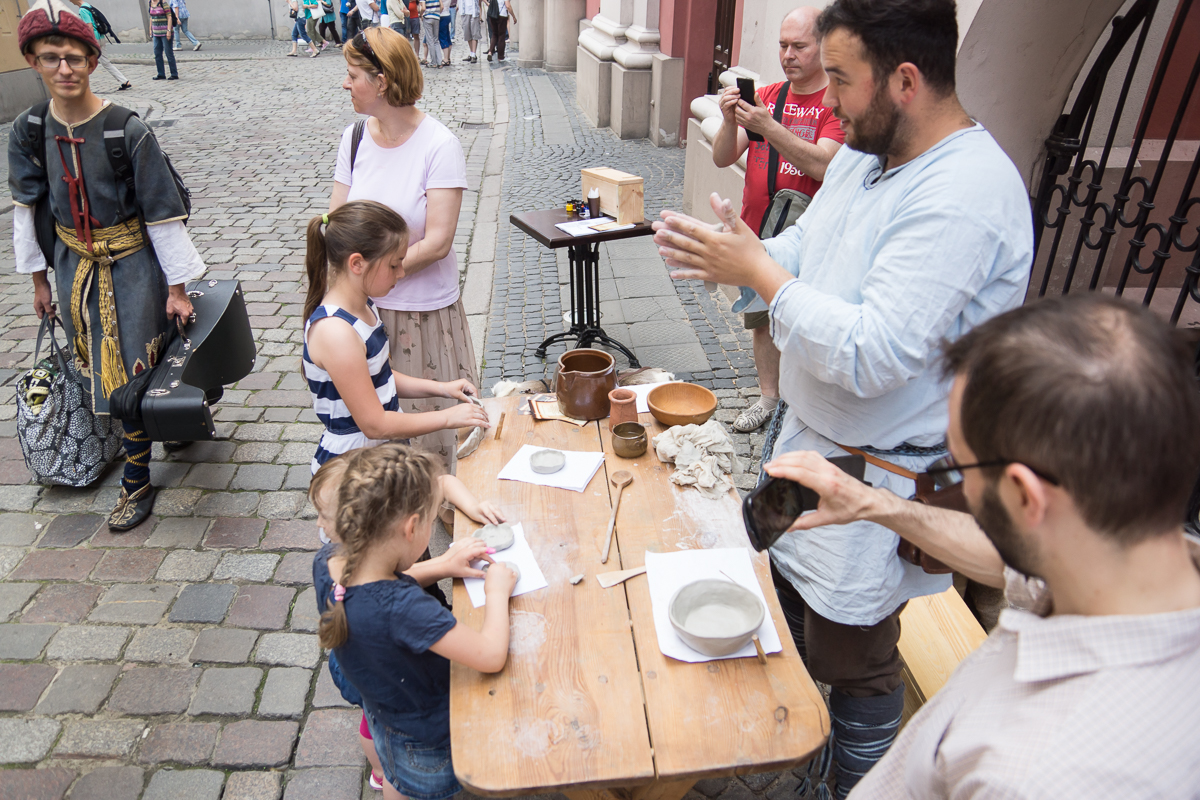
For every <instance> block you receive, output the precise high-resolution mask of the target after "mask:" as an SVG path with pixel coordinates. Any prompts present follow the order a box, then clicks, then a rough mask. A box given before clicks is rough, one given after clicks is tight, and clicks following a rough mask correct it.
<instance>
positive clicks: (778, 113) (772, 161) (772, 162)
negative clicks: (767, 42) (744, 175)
mask: <svg viewBox="0 0 1200 800" xmlns="http://www.w3.org/2000/svg"><path fill="white" fill-rule="evenodd" d="M788 86H789V84H788V82H787V81H784V82H783V83H782V84H781V85H780V86H779V96H778V97H776V98H775V113H774V114H772V115H771V116H773V117H775V121H776V122H778V123H779V124H780V125H782V124H783V105H784V103H786V102H787V93H788ZM767 147H769V148H770V151H769V152H768V154H767V200H768V201H770V199H771V198H772V197H774V196H775V176H776V175H777V174H778V173H779V151H778V150H776V149H775V148H774V147H773V146H772V145H771V143H770V142H767Z"/></svg>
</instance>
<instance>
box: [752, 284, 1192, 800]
mask: <svg viewBox="0 0 1200 800" xmlns="http://www.w3.org/2000/svg"><path fill="white" fill-rule="evenodd" d="M944 370H945V375H946V377H947V378H950V379H952V381H953V383H952V386H951V389H950V403H949V406H950V423H949V427H948V429H947V432H946V441H947V443H948V445H949V447H950V452H951V455H952V456H953V459H954V461H955V462H957V466H956V469H957V471H958V473H959V475H960V476H961V478H962V490H963V493H964V495H965V497H966V500H967V504H968V506H969V508H970V510H971V515H967V514H963V513H960V512H956V511H949V510H945V509H941V508H934V507H930V506H927V505H923V504H920V503H916V502H912V501H908V500H904V499H901V498H899V497H897V496H896V495H894V494H892V493H890V492H888V491H886V490H883V489H878V488H872V487H869V486H865V485H864V484H862V483H860V482H858V481H856V480H854V479H853V478H850V477H849V476H847V475H846V474H845V473H843V472H841V471H840V470H838V469H837V468H836V467H834V466H833V465H832V464H830V463H829V462H827V461H825V459H823V458H821V457H820V456H819V455H817V454H816V453H812V452H792V453H787V454H785V455H783V456H781V457H779V458H778V459H776V460H775V461H774V462H772V463H771V464H768V465H767V467H766V470H767V472H768V473H769V474H771V475H773V476H776V477H780V478H786V479H789V480H794V481H797V482H799V483H802V484H804V485H806V486H808V487H809V488H811V489H813V490H815V491H816V492H817V493H819V494H820V495H821V501H820V504H819V507H818V508H817V510H816V511H814V512H812V513H810V514H806V515H805V516H802V517H800V518H799V519H797V520H796V521H795V523H794V525H793V526H792V529H793V530H794V531H796V535H801V536H803V535H806V534H805V533H804V531H808V530H811V529H812V528H815V527H817V526H823V525H844V524H847V523H850V522H853V521H855V520H871V521H873V522H876V523H878V524H880V525H883V526H886V527H888V528H891V529H892V530H894V531H895V532H896V533H898V534H899V535H900V536H902V537H904V538H906V539H908V540H910V541H912V542H913V543H915V544H917V545H918V546H919V547H921V548H922V549H923V550H925V551H927V552H929V553H930V554H932V555H934V556H935V557H937V558H939V559H941V560H943V561H945V563H947V564H949V565H951V566H953V567H954V568H955V569H956V570H958V571H961V572H963V573H966V574H968V575H971V576H973V577H975V578H976V579H977V580H980V581H985V582H987V583H990V584H992V585H995V586H1004V587H1005V588H1006V590H1007V593H1008V598H1009V600H1010V602H1011V603H1012V604H1013V606H1014V608H1012V609H1008V610H1005V611H1004V612H1002V614H1001V616H1000V622H999V625H998V626H997V627H996V629H995V630H994V631H993V632H992V635H991V636H990V637H989V638H988V640H987V641H986V642H984V643H983V644H982V645H981V646H980V647H979V649H978V650H976V651H975V652H974V653H973V654H971V655H970V656H968V657H967V658H966V659H965V660H964V661H963V662H962V663H961V664H960V665H959V667H958V669H957V670H956V671H955V673H954V675H953V676H951V678H950V680H949V681H948V682H947V683H946V685H945V686H944V687H943V688H942V689H941V691H939V692H938V693H937V694H936V695H935V696H934V697H933V698H932V699H931V700H930V701H929V702H928V703H926V704H925V706H924V707H923V708H922V709H921V710H920V712H918V714H917V715H916V716H914V717H913V719H912V720H911V721H910V722H909V723H908V726H907V727H906V728H905V729H904V731H903V732H902V733H901V734H900V736H899V738H898V739H897V741H896V743H895V744H894V745H893V746H892V748H891V750H890V751H889V752H888V754H887V755H886V756H885V757H884V758H883V760H882V761H881V762H880V763H879V764H877V765H876V766H875V768H874V769H872V770H871V771H870V772H869V773H868V774H867V776H866V777H865V778H864V779H863V780H862V781H861V782H860V783H859V784H858V786H857V788H856V789H855V790H854V792H853V793H852V794H851V795H850V796H851V798H853V799H854V800H858V798H875V797H888V798H893V797H921V798H941V797H1055V798H1066V797H1079V798H1088V799H1089V800H1097V799H1102V798H1126V797H1195V796H1196V791H1197V787H1200V756H1197V753H1200V726H1197V725H1196V719H1198V718H1200V692H1197V691H1195V689H1194V684H1195V681H1196V675H1197V674H1200V542H1198V541H1197V540H1196V539H1194V538H1192V537H1189V536H1186V535H1185V533H1184V530H1183V524H1182V521H1183V519H1184V517H1185V515H1186V513H1187V506H1188V500H1189V496H1190V494H1191V492H1192V488H1193V485H1194V483H1195V480H1196V475H1197V474H1198V473H1200V394H1198V393H1197V389H1196V382H1195V364H1194V361H1193V354H1192V353H1191V352H1190V348H1189V347H1187V346H1185V345H1184V344H1183V342H1182V340H1181V339H1179V338H1176V336H1175V335H1174V333H1173V332H1172V331H1171V330H1170V329H1169V328H1168V327H1167V326H1166V325H1165V324H1164V323H1163V322H1162V321H1160V320H1159V319H1158V318H1156V317H1155V316H1154V315H1153V314H1152V313H1151V312H1150V311H1148V310H1147V309H1145V308H1143V307H1141V306H1138V305H1136V304H1135V303H1132V302H1129V301H1125V300H1121V299H1115V298H1106V297H1101V296H1091V297H1076V296H1072V297H1069V298H1055V299H1051V300H1042V301H1039V302H1037V303H1034V304H1032V305H1029V306H1025V307H1023V308H1020V309H1018V310H1015V311H1011V312H1009V313H1007V314H1004V315H1002V316H1000V317H996V318H995V319H992V320H990V321H988V322H985V323H983V324H982V325H980V326H979V327H977V328H975V329H974V330H973V331H971V332H970V333H968V334H967V335H965V336H964V337H962V338H961V339H959V340H958V341H956V342H954V343H953V344H950V345H948V346H947V348H946V352H945V361H944Z"/></svg>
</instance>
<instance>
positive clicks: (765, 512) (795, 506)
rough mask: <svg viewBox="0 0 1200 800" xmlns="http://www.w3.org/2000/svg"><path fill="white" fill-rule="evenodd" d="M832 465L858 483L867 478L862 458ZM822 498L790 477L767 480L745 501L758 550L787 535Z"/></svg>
mask: <svg viewBox="0 0 1200 800" xmlns="http://www.w3.org/2000/svg"><path fill="white" fill-rule="evenodd" d="M829 463H831V464H833V465H834V466H836V467H838V468H840V469H841V470H842V471H843V472H845V473H846V474H848V475H850V476H851V477H853V478H856V479H858V480H860V481H861V480H862V479H863V472H864V471H865V470H866V466H867V462H866V460H865V459H864V458H863V457H862V456H838V457H836V458H831V459H829ZM820 501H821V496H820V495H818V494H817V493H816V492H814V491H813V490H812V489H809V488H808V487H807V486H801V485H800V484H798V483H796V482H795V481H789V480H787V479H786V478H767V479H766V480H765V481H763V482H762V483H760V484H759V485H758V486H756V487H755V488H754V491H752V492H750V494H748V495H746V497H745V498H744V499H743V500H742V518H743V519H744V520H745V523H746V534H747V535H748V536H749V537H750V544H752V545H754V549H755V550H757V551H759V552H762V551H763V550H766V549H767V548H768V547H770V546H771V545H773V544H775V542H777V541H779V537H780V536H783V534H784V533H786V532H787V529H788V528H790V527H791V526H792V523H793V522H795V521H796V517H799V516H800V515H801V514H803V513H804V512H805V511H811V510H813V509H815V508H816V507H817V504H818V503H819V502H820Z"/></svg>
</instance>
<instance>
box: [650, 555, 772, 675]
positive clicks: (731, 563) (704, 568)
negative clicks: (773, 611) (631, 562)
mask: <svg viewBox="0 0 1200 800" xmlns="http://www.w3.org/2000/svg"><path fill="white" fill-rule="evenodd" d="M722 571H724V572H725V575H722V574H721V572H722ZM646 578H647V580H648V581H649V585H650V604H651V607H652V609H653V611H654V630H655V633H657V634H658V649H659V650H661V651H662V653H663V655H665V656H668V657H670V658H674V659H676V660H678V661H688V662H692V663H698V662H701V661H717V660H720V659H725V658H755V657H756V656H757V654H758V653H757V651H756V650H755V649H754V643H753V642H749V643H747V645H746V646H745V647H743V648H742V649H741V650H738V651H737V652H736V653H731V654H730V655H727V656H706V655H704V654H703V653H699V652H697V651H695V650H693V649H692V648H690V647H688V646H687V645H686V644H684V641H683V640H682V639H680V638H679V634H677V633H676V632H675V628H674V627H672V625H671V619H670V617H669V616H668V611H667V609H668V606H669V605H670V602H671V598H672V597H674V596H675V592H677V591H679V589H681V588H682V587H683V586H685V585H687V584H689V583H692V582H693V581H698V580H702V579H705V578H713V579H715V580H719V581H725V580H729V579H730V578H732V579H733V580H734V581H736V582H737V583H738V584H740V585H742V586H744V587H745V588H747V589H749V590H750V591H752V592H754V594H755V595H757V596H758V599H759V600H760V601H761V602H762V604H763V612H764V614H765V619H763V624H762V626H761V627H760V628H759V629H758V639H759V641H760V642H761V643H762V646H763V650H764V651H766V652H768V653H778V652H779V651H781V650H783V643H782V642H781V641H780V640H779V633H778V631H776V630H775V622H774V620H772V619H771V615H770V613H768V612H767V602H766V598H765V597H763V592H762V587H761V586H760V585H759V583H758V576H757V575H755V573H754V565H753V564H752V563H751V562H750V551H749V550H747V549H745V548H742V547H727V548H720V549H715V550H679V551H677V552H674V553H651V552H649V551H647V552H646Z"/></svg>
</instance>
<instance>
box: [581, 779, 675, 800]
mask: <svg viewBox="0 0 1200 800" xmlns="http://www.w3.org/2000/svg"><path fill="white" fill-rule="evenodd" d="M695 785H696V782H695V781H688V780H684V781H654V782H653V783H647V784H645V785H642V786H634V787H632V788H629V789H563V790H562V793H563V794H564V795H566V796H567V797H568V798H569V800H682V799H683V796H684V795H685V794H687V793H688V790H690V789H691V788H692V787H693V786H695Z"/></svg>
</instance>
